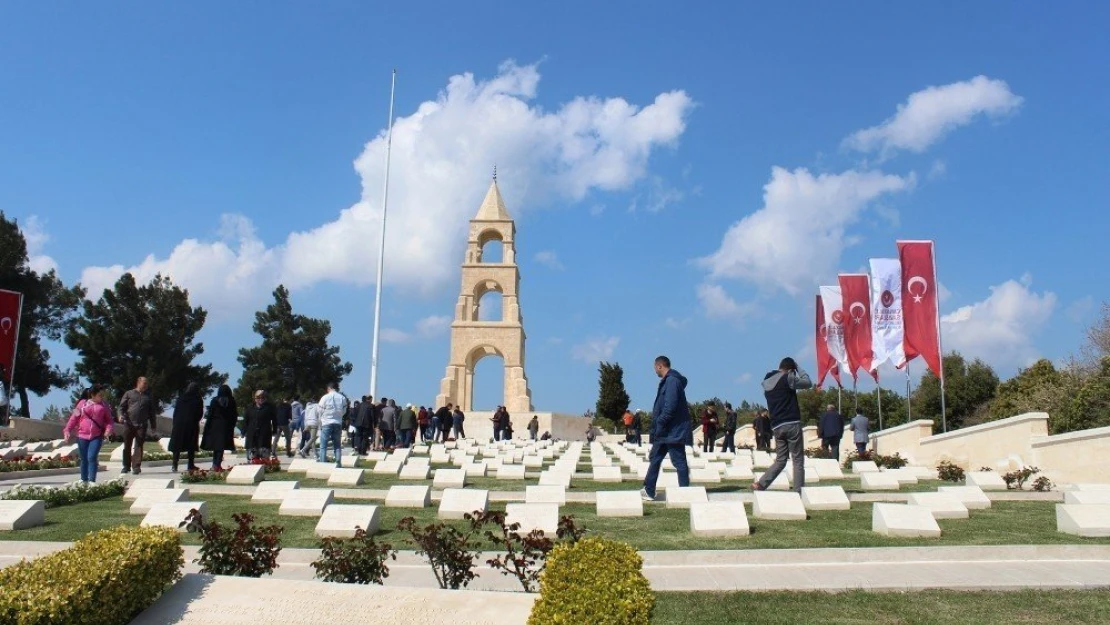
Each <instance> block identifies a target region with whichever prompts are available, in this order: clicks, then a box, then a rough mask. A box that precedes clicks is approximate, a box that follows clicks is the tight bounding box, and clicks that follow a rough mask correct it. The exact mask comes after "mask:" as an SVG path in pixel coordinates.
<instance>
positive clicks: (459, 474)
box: [432, 469, 466, 488]
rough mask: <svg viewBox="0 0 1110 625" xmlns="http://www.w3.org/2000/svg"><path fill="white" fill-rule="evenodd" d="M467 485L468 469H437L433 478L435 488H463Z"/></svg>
mask: <svg viewBox="0 0 1110 625" xmlns="http://www.w3.org/2000/svg"><path fill="white" fill-rule="evenodd" d="M463 486H466V471H465V470H463V469H436V472H435V477H434V478H433V479H432V487H433V488H462V487H463Z"/></svg>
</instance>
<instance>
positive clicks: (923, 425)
mask: <svg viewBox="0 0 1110 625" xmlns="http://www.w3.org/2000/svg"><path fill="white" fill-rule="evenodd" d="M853 434H854V432H846V433H845V436H852V435H853ZM932 435H933V422H932V421H930V420H928V419H918V420H917V421H911V422H909V423H906V424H903V425H899V426H898V427H893V428H888V429H885V430H882V431H879V432H876V433H874V434H872V435H871V437H870V438H871V445H870V448H871V449H873V450H875V451H877V452H879V453H880V454H883V455H891V454H894V453H898V454H901V456H902V457H904V458H908V459H910V460H911V461H912V462H915V463H917V462H922V461H921V460H919V459H918V458H919V456H920V455H921V449H920V446H921V441H922V440H924V439H926V438H929V437H930V436H932ZM853 447H854V445H853ZM927 466H932V465H927ZM976 468H978V467H976Z"/></svg>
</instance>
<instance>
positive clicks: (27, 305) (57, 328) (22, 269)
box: [0, 212, 85, 417]
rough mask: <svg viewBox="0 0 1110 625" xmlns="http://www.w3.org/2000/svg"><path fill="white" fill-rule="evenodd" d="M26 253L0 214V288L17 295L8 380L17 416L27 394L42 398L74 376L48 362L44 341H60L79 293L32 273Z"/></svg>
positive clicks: (50, 276)
mask: <svg viewBox="0 0 1110 625" xmlns="http://www.w3.org/2000/svg"><path fill="white" fill-rule="evenodd" d="M28 262H29V258H28V255H27V241H26V239H24V237H23V233H21V232H20V231H19V224H18V223H16V222H15V221H14V220H9V219H7V218H6V217H5V216H4V213H2V212H0V289H5V290H9V291H16V292H19V293H22V294H23V311H22V315H21V316H22V319H21V320H20V324H19V351H18V353H17V354H16V358H15V367H14V371H13V372H12V373H13V379H12V389H11V390H12V396H13V398H12V404H13V405H12V414H13V415H15V414H17V411H16V410H15V406H14V404H15V401H14V397H15V396H18V397H19V400H20V407H19V410H18V414H20V415H22V416H24V417H28V416H30V414H31V407H30V402H29V400H28V392H30V393H34V394H35V395H37V396H39V397H42V396H43V395H45V394H47V393H49V392H50V389H54V388H59V389H61V388H68V387H69V386H70V385H72V384H73V383H74V382H75V381H76V376H74V375H73V372H72V371H70V370H68V369H61V368H59V367H58V366H56V365H51V364H50V352H49V351H48V350H46V349H43V347H42V344H43V342H45V341H60V340H61V339H62V335H63V334H64V333H65V331H66V329H67V328H68V327H69V325H70V324H71V323H72V322H73V319H74V317H75V316H76V314H77V309H78V307H79V305H80V302H81V298H83V297H84V296H85V291H84V289H82V288H81V287H80V286H74V287H66V286H65V285H63V284H62V281H61V280H60V279H58V276H57V275H56V274H55V272H54V271H53V270H50V271H48V272H46V273H43V274H39V273H37V272H35V271H33V270H32V269H31V268H30V266H29V264H28Z"/></svg>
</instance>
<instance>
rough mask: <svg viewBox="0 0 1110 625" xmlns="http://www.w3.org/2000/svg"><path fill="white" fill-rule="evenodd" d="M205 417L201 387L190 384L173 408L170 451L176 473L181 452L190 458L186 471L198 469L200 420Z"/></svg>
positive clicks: (193, 383) (194, 383)
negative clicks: (197, 454) (196, 462)
mask: <svg viewBox="0 0 1110 625" xmlns="http://www.w3.org/2000/svg"><path fill="white" fill-rule="evenodd" d="M203 416H204V400H202V399H201V397H200V387H199V386H197V383H196V382H189V386H187V387H185V392H184V393H182V394H181V396H180V397H178V398H177V404H176V405H175V406H174V407H173V430H171V431H170V445H169V449H170V451H171V452H173V472H174V473H177V462H178V460H179V459H180V458H181V452H185V453H186V454H187V457H188V462H189V464H188V466H187V467H186V470H188V471H193V470H195V469H196V468H197V466H196V464H195V460H196V453H197V438H198V437H199V436H200V419H201V417H203Z"/></svg>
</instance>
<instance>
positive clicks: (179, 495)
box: [129, 488, 189, 514]
mask: <svg viewBox="0 0 1110 625" xmlns="http://www.w3.org/2000/svg"><path fill="white" fill-rule="evenodd" d="M181 501H189V489H188V488H165V489H162V488H157V489H149V490H144V491H142V492H140V493H139V496H138V497H136V498H135V502H134V503H132V504H131V509H130V511H129V512H130V513H131V514H146V513H147V512H150V509H151V508H153V507H154V506H155V505H157V504H160V503H178V502H181Z"/></svg>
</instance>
